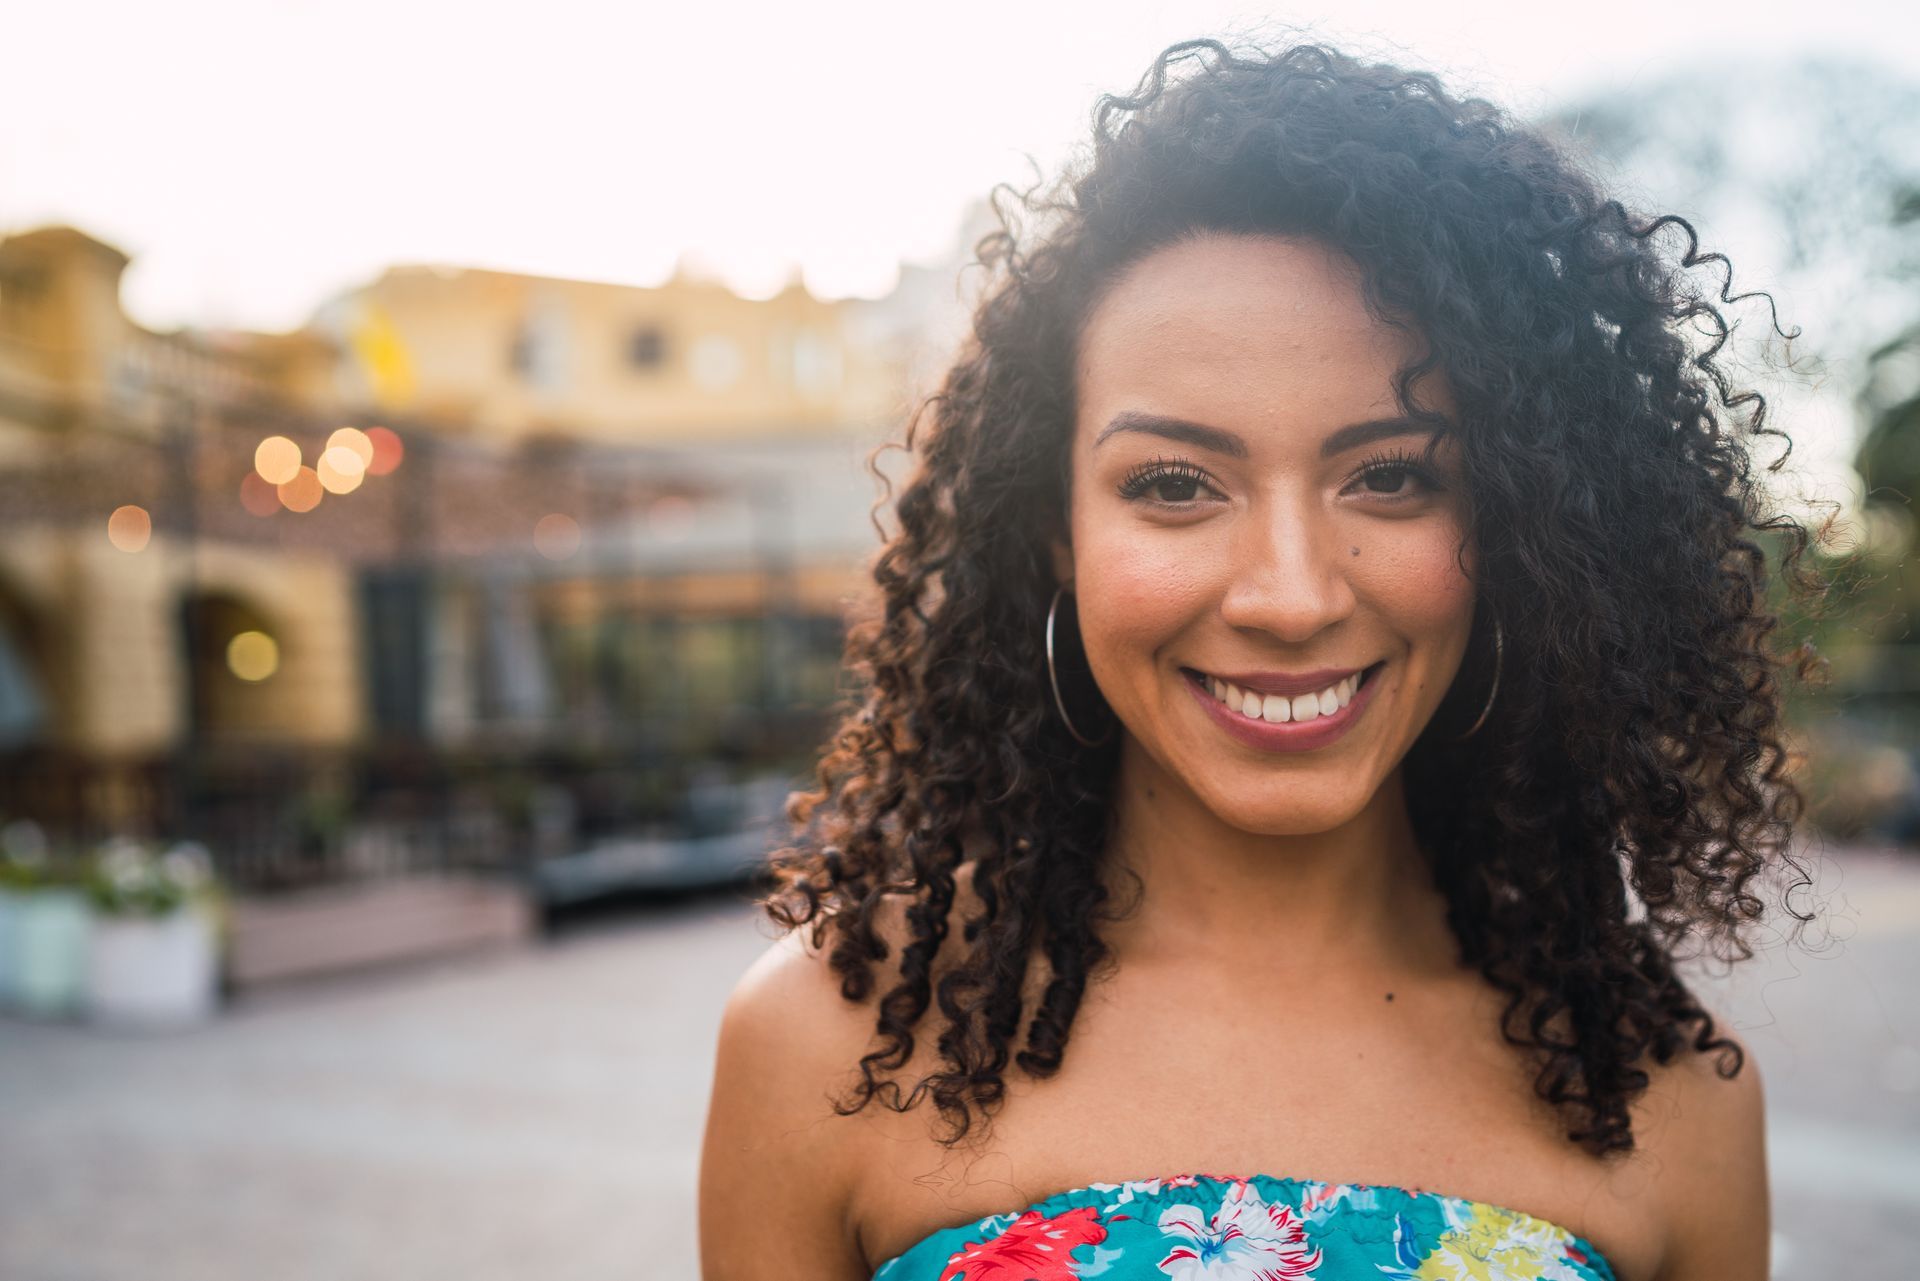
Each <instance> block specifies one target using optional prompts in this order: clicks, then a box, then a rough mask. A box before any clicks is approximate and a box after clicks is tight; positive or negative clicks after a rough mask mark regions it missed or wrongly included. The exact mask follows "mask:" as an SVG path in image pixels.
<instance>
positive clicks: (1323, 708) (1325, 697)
mask: <svg viewBox="0 0 1920 1281" xmlns="http://www.w3.org/2000/svg"><path fill="white" fill-rule="evenodd" d="M1359 687H1360V675H1359V673H1355V674H1354V675H1352V676H1349V677H1347V678H1346V679H1345V680H1343V681H1337V682H1335V683H1334V684H1332V685H1329V686H1327V688H1325V689H1323V690H1321V691H1320V692H1319V693H1317V694H1295V695H1294V696H1293V697H1291V698H1289V697H1287V696H1286V695H1285V694H1262V693H1260V692H1259V691H1258V690H1251V689H1241V688H1240V687H1239V686H1238V685H1234V684H1230V683H1229V682H1227V681H1223V680H1221V679H1220V678H1219V677H1217V676H1209V677H1207V688H1208V689H1210V690H1212V691H1213V696H1214V697H1215V698H1217V699H1219V700H1220V701H1221V702H1223V703H1225V704H1226V705H1227V706H1228V707H1231V708H1232V709H1233V710H1234V711H1236V712H1239V713H1240V714H1241V715H1242V716H1251V717H1254V718H1255V719H1257V720H1264V721H1277V722H1279V721H1307V720H1312V719H1313V718H1314V717H1316V716H1331V715H1333V714H1334V713H1335V712H1337V711H1339V710H1340V709H1341V708H1343V707H1345V706H1346V705H1347V703H1348V702H1349V701H1351V700H1352V698H1353V691H1354V690H1356V689H1358V688H1359Z"/></svg>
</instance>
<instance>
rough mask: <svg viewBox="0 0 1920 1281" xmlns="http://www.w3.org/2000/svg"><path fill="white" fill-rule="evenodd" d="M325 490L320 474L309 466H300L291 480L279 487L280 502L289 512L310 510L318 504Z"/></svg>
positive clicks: (324, 494)
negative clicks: (321, 484)
mask: <svg viewBox="0 0 1920 1281" xmlns="http://www.w3.org/2000/svg"><path fill="white" fill-rule="evenodd" d="M326 493H327V491H326V490H325V489H323V488H321V486H320V476H319V474H318V473H317V472H315V471H314V470H313V468H311V467H302V468H301V469H300V470H299V471H298V472H296V473H295V474H294V477H293V479H292V480H290V481H288V482H286V483H285V484H284V485H281V486H280V487H279V494H280V502H281V504H282V505H283V506H285V507H286V509H287V510H288V511H290V512H310V511H312V510H313V509H314V508H316V507H318V506H319V505H320V500H321V499H322V498H324V497H326Z"/></svg>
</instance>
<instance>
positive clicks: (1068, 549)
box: [1047, 538, 1073, 587]
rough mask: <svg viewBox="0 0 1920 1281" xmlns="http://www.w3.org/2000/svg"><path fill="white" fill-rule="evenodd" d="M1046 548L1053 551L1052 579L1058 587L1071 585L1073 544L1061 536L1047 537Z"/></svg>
mask: <svg viewBox="0 0 1920 1281" xmlns="http://www.w3.org/2000/svg"><path fill="white" fill-rule="evenodd" d="M1047 546H1048V549H1049V550H1050V551H1051V552H1052V553H1053V581H1054V584H1055V585H1056V586H1059V587H1071V586H1072V585H1073V544H1072V543H1069V542H1067V541H1066V540H1065V539H1063V538H1053V539H1049V540H1048V543H1047Z"/></svg>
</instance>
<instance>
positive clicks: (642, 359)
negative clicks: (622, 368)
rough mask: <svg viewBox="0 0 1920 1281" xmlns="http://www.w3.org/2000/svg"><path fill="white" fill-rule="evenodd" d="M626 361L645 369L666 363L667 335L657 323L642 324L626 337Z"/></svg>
mask: <svg viewBox="0 0 1920 1281" xmlns="http://www.w3.org/2000/svg"><path fill="white" fill-rule="evenodd" d="M627 363H628V364H629V365H632V366H633V367H634V368H635V369H645V370H654V369H658V368H660V367H661V366H662V365H664V364H666V363H667V336H666V335H665V334H663V333H661V332H660V327H659V326H658V325H642V326H640V327H639V328H638V329H636V330H634V331H633V333H632V334H631V335H630V336H629V337H628V338H627Z"/></svg>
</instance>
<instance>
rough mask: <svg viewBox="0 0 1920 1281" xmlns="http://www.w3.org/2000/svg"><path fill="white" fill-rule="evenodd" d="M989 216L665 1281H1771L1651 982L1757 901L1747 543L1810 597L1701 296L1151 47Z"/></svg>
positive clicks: (1392, 120)
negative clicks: (1064, 151) (1067, 169)
mask: <svg viewBox="0 0 1920 1281" xmlns="http://www.w3.org/2000/svg"><path fill="white" fill-rule="evenodd" d="M1027 205H1028V208H1029V209H1031V210H1032V211H1033V212H1035V213H1036V214H1038V215H1040V216H1041V217H1042V219H1043V223H1042V225H1041V227H1040V228H1039V230H1038V232H1037V233H1031V234H1028V235H1026V237H1025V238H1023V233H1022V232H1021V231H1020V230H1019V229H1017V228H1016V227H1015V226H1014V225H1012V222H1013V220H1010V219H1004V215H1003V220H1005V221H1007V222H1008V225H1007V226H1006V227H1005V228H1004V229H1003V231H1002V232H999V233H996V234H995V235H993V236H989V237H988V238H986V239H985V240H983V241H982V242H981V246H980V253H981V259H982V261H983V262H984V263H985V264H986V265H987V266H988V268H989V269H990V272H991V273H992V279H991V281H990V288H989V289H988V290H987V291H986V293H985V294H984V295H983V299H982V301H981V302H980V304H979V307H978V310H977V313H976V316H975V323H974V333H973V337H972V340H971V341H970V342H969V344H968V345H967V347H966V348H965V350H964V351H963V352H962V353H961V356H960V358H959V360H958V362H957V363H956V364H955V365H954V366H953V368H952V369H951V371H950V372H949V373H948V375H947V377H946V379H945V382H944V385H943V386H942V387H941V388H940V390H939V391H938V393H937V394H936V395H934V396H933V397H931V398H930V400H929V401H928V403H927V405H926V406H925V410H926V412H928V413H929V414H930V415H931V422H930V423H929V425H928V431H927V436H926V439H925V441H924V445H923V451H924V453H923V459H922V463H921V466H920V469H919V471H918V473H917V475H916V476H915V478H914V479H913V480H912V482H911V484H910V485H908V486H907V488H906V489H905V490H904V492H903V493H901V495H900V496H899V498H898V500H897V503H896V510H897V514H898V517H899V522H900V529H899V532H898V534H897V535H896V536H894V537H893V538H892V539H891V541H890V542H889V544H888V545H887V547H886V548H885V550H884V553H883V554H882V555H881V556H880V557H879V559H878V561H877V562H876V564H875V567H874V577H875V579H876V581H877V583H878V585H879V588H880V591H881V594H882V597H883V603H884V612H883V616H882V617H880V618H879V619H878V620H876V621H874V622H872V623H869V624H866V625H864V626H863V627H861V628H859V629H857V630H856V631H855V633H854V634H853V636H852V638H851V640H850V642H849V650H848V658H849V661H850V664H851V665H852V666H853V667H854V669H855V670H856V671H857V672H858V674H859V675H861V676H862V677H863V678H864V679H863V685H864V689H863V690H862V691H861V692H860V694H859V695H858V696H857V698H856V700H855V701H854V705H853V706H851V707H850V708H849V710H848V714H847V716H846V718H845V720H844V722H843V724H842V725H841V726H840V728H839V730H838V732H837V735H836V737H835V739H834V741H833V743H832V745H831V750H830V751H829V752H828V753H827V754H826V755H825V757H824V759H823V761H822V762H821V765H820V769H819V782H820V787H819V790H817V791H814V792H812V793H810V794H802V795H799V796H797V797H796V798H795V799H794V801H793V802H792V803H791V806H790V816H791V817H792V818H793V819H794V821H795V823H796V830H797V831H798V832H799V834H800V835H799V838H798V842H797V844H796V845H795V846H794V847H793V848H791V849H787V850H782V851H780V853H779V854H778V855H777V856H776V858H775V860H774V871H775V874H776V883H775V886H774V890H773V892H772V893H771V894H769V896H768V897H767V898H766V899H765V900H764V904H763V905H764V906H765V907H766V908H767V910H768V911H769V913H770V914H771V916H772V917H773V919H774V920H775V921H777V922H778V923H779V924H780V925H781V926H783V927H785V928H786V929H787V931H788V933H787V934H786V936H785V937H784V938H782V939H781V940H780V941H779V942H778V943H776V944H775V945H774V946H773V947H771V948H770V949H769V951H768V952H767V953H766V955H765V956H764V957H763V958H762V959H761V960H760V961H758V962H757V963H756V964H755V965H754V966H753V967H752V968H751V970H750V971H749V972H748V973H747V975H746V976H745V977H744V978H743V979H742V980H741V982H740V984H739V986H738V988H737V989H736V990H735V992H734V994H733V997H732V999H731V1000H730V1001H729V1003H728V1006H727V1009H726V1012H725V1016H724V1019H723V1024H722V1030H721V1034H720V1041H719V1050H718V1062H717V1067H716V1077H715V1083H714V1094H713V1100H712V1104H711V1111H710V1113H709V1116H708V1125H707V1133H706V1146H705V1152H704V1156H703V1166H702V1173H701V1231H702V1251H703V1256H704V1260H705V1272H706V1276H707V1277H708V1278H709V1281H749V1279H752V1278H762V1277H766V1278H771V1277H776V1276H778V1277H792V1276H806V1277H820V1278H844V1279H847V1281H852V1279H853V1278H867V1277H871V1276H876V1275H877V1276H878V1277H880V1278H883V1279H884V1281H935V1279H936V1278H938V1279H939V1281H949V1279H950V1278H959V1277H964V1278H965V1281H987V1279H988V1278H1027V1277H1034V1278H1065V1277H1077V1276H1095V1275H1098V1276H1101V1277H1105V1278H1108V1279H1109V1281H1130V1279H1132V1278H1144V1277H1156V1278H1157V1277H1176V1278H1184V1279H1187V1281H1195V1279H1198V1278H1225V1277H1247V1278H1256V1277H1257V1278H1306V1277H1312V1278H1320V1279H1321V1281H1352V1279H1354V1278H1360V1277H1366V1278H1376V1279H1377V1278H1380V1277H1383V1276H1385V1277H1408V1278H1410V1277H1448V1278H1453V1277H1476V1278H1519V1277H1528V1278H1531V1277H1554V1278H1582V1279H1591V1278H1609V1277H1618V1278H1622V1279H1623V1281H1759V1279H1760V1278H1764V1277H1765V1276H1766V1275H1767V1270H1768V1258H1767V1254H1768V1235H1769V1228H1768V1206H1767V1197H1768V1192H1767V1182H1766V1174H1765V1166H1764V1160H1763V1149H1764V1138H1763V1129H1762V1108H1761V1089H1760V1081H1759V1077H1758V1074H1757V1072H1756V1070H1755V1067H1754V1065H1753V1063H1752V1062H1751V1061H1750V1060H1748V1058H1747V1056H1746V1055H1745V1053H1744V1050H1743V1047H1742V1046H1741V1044H1740V1043H1739V1041H1738V1040H1737V1039H1736V1038H1734V1037H1732V1036H1730V1035H1728V1034H1727V1033H1726V1032H1725V1031H1724V1030H1722V1029H1721V1028H1720V1027H1719V1026H1718V1025H1717V1024H1716V1021H1715V1019H1714V1018H1713V1017H1712V1015H1711V1014H1710V1013H1709V1012H1708V1011H1707V1010H1706V1009H1705V1008H1703V1006H1702V1005H1701V1004H1700V1003H1699V1002H1698V1001H1697V1000H1696V999H1695V997H1694V996H1693V994H1692V993H1690V992H1689V990H1688V989H1687V987H1686V986H1685V985H1684V984H1683V983H1682V982H1681V980H1680V979H1679V978H1678V977H1676V974H1675V970H1674V965H1673V954H1674V951H1675V947H1676V945H1677V944H1678V943H1679V942H1680V940H1681V939H1682V937H1683V936H1691V938H1690V942H1691V943H1692V944H1694V945H1699V944H1715V943H1718V944H1725V945H1727V946H1728V947H1730V948H1731V949H1732V950H1739V949H1741V948H1742V947H1744V944H1743V942H1742V940H1741V937H1740V927H1741V926H1742V925H1743V924H1744V923H1745V922H1747V921H1749V920H1751V919H1752V918H1753V917H1754V915H1755V914H1756V912H1757V910H1758V909H1759V907H1760V903H1759V900H1758V899H1756V898H1755V897H1754V896H1753V895H1752V894H1751V893H1750V892H1749V883H1750V882H1751V881H1753V879H1754V878H1755V877H1756V876H1758V875H1759V874H1760V873H1762V872H1763V871H1764V870H1766V869H1767V868H1768V867H1769V865H1771V864H1772V863H1774V862H1777V861H1780V860H1787V861H1789V862H1790V858H1789V856H1788V854H1787V851H1786V848H1785V846H1786V842H1787V839H1788V838H1789V836H1790V835H1791V831H1792V825H1793V822H1794V820H1795V819H1796V818H1797V816H1798V812H1799V796H1798V794H1797V793H1796V791H1795V790H1794V787H1793V785H1792V783H1791V781H1790V780H1789V779H1788V778H1787V777H1786V776H1785V774H1784V767H1785V766H1784V751H1783V747H1782V742H1781V737H1780V734H1779V730H1778V727H1777V724H1776V713H1777V710H1778V699H1779V690H1778V683H1777V681H1776V679H1775V676H1776V672H1777V670H1778V669H1779V668H1780V667H1781V665H1782V664H1783V663H1784V662H1785V660H1784V659H1782V658H1780V657H1779V656H1777V655H1776V654H1774V653H1773V652H1772V651H1771V650H1770V648H1769V646H1768V644H1767V637H1768V634H1769V632H1770V631H1771V630H1772V628H1773V627H1774V622H1775V620H1774V617H1773V615H1772V614H1771V613H1769V609H1768V605H1767V603H1766V600H1765V595H1764V592H1765V587H1766V584H1767V581H1768V564H1767V558H1766V556H1765V554H1764V552H1763V550H1762V547H1761V544H1760V542H1758V541H1756V540H1758V539H1760V538H1763V537H1774V536H1777V540H1778V542H1779V543H1780V546H1781V548H1782V555H1781V557H1780V560H1781V565H1782V568H1783V570H1784V571H1785V581H1787V582H1788V583H1790V584H1791V585H1793V586H1795V587H1797V588H1799V589H1801V590H1803V591H1809V592H1810V591H1812V590H1813V589H1814V588H1815V586H1816V584H1815V583H1814V582H1813V580H1812V577H1811V573H1810V571H1808V570H1806V569H1805V568H1803V567H1802V566H1801V565H1800V563H1799V556H1800V553H1801V551H1802V550H1803V549H1804V547H1805V544H1806V541H1807V533H1806V531H1805V530H1804V529H1803V528H1802V527H1801V526H1800V525H1798V524H1797V523H1795V522H1794V521H1792V520H1790V519H1787V518H1785V517H1779V516H1772V517H1769V516H1766V515H1764V514H1763V511H1762V503H1761V495H1760V494H1759V492H1758V482H1757V480H1755V479H1754V478H1753V477H1752V476H1751V475H1750V468H1749V449H1750V447H1751V438H1752V436H1754V435H1755V434H1758V433H1761V432H1762V431H1763V428H1762V425H1761V419H1762V415H1763V411H1764V404H1763V402H1762V401H1761V400H1760V398H1759V397H1758V396H1755V395H1751V394H1745V395H1735V396H1732V397H1729V395H1728V388H1727V386H1726V381H1725V378H1724V376H1723V375H1722V374H1721V373H1720V372H1719V370H1718V369H1717V368H1716V367H1715V364H1714V362H1713V351H1714V350H1717V348H1718V346H1719V343H1718V342H1715V343H1713V344H1712V347H1711V349H1709V350H1707V351H1705V352H1704V353H1703V354H1702V353H1699V352H1696V351H1694V350H1691V349H1690V348H1689V347H1688V344H1687V342H1686V340H1685V334H1686V331H1687V329H1688V328H1689V327H1693V328H1694V330H1695V332H1699V331H1700V330H1701V329H1702V328H1703V327H1704V328H1705V329H1707V330H1711V331H1716V332H1718V334H1719V336H1720V338H1721V340H1724V338H1725V334H1726V325H1725V322H1724V320H1723V319H1722V315H1721V312H1720V311H1719V310H1718V309H1717V308H1716V307H1715V306H1713V305H1712V303H1711V302H1709V301H1704V300H1702V299H1701V298H1700V296H1699V295H1698V293H1697V292H1695V291H1693V290H1691V289H1689V288H1688V285H1689V283H1690V280H1689V278H1688V277H1687V275H1686V272H1687V270H1688V269H1689V268H1692V267H1695V266H1698V265H1700V264H1704V263H1708V262H1723V261H1724V260H1721V259H1719V258H1718V256H1717V255H1705V256H1701V255H1698V254H1697V253H1696V252H1695V250H1696V245H1695V242H1694V239H1693V234H1692V228H1691V227H1690V226H1688V224H1686V223H1685V222H1684V221H1682V220H1680V219H1678V218H1671V217H1669V218H1662V219H1657V220H1641V219H1638V218H1636V217H1634V216H1632V215H1630V214H1629V213H1627V212H1626V211H1625V210H1624V209H1622V207H1621V206H1620V205H1619V204H1618V203H1616V202H1614V201H1611V200H1608V199H1606V198H1605V197H1603V195H1602V194H1601V193H1600V192H1598V191H1596V190H1595V188H1594V186H1593V184H1592V182H1591V180H1590V179H1588V178H1587V177H1586V176H1584V174H1583V173H1582V172H1581V170H1580V169H1579V168H1578V166H1577V165H1576V164H1574V163H1573V162H1572V161H1570V160H1569V159H1568V158H1566V157H1565V156H1564V155H1563V154H1562V153H1560V152H1559V151H1558V150H1556V148H1555V147H1554V146H1553V145H1552V144H1551V143H1550V142H1549V141H1547V140H1546V139H1544V138H1543V137H1541V136H1539V135H1538V134H1536V133H1534V132H1532V131H1529V130H1527V129H1524V128H1520V127H1517V126H1516V125H1514V124H1513V123H1512V122H1511V121H1509V120H1508V119H1507V118H1506V117H1504V116H1503V115H1501V114H1500V113H1499V112H1498V111H1496V109H1495V108H1493V107H1491V106H1490V105H1488V104H1487V103H1485V102H1482V101H1479V100H1476V99H1460V98H1455V97H1453V96H1451V95H1449V94H1448V93H1447V92H1446V91H1445V90H1444V89H1443V88H1442V87H1441V86H1440V85H1439V84H1438V83H1437V82H1436V81H1435V80H1434V79H1433V78H1432V77H1431V76H1428V75H1424V74H1409V73H1407V72H1403V71H1400V70H1398V69H1395V68H1392V67H1388V66H1380V65H1369V64H1365V63H1362V62H1359V61H1356V60H1354V59H1352V58H1350V57H1348V56H1345V55H1342V54H1340V53H1338V52H1336V51H1333V50H1329V49H1327V48H1325V47H1322V46H1316V45H1302V46H1297V47H1293V48H1289V49H1286V50H1285V51H1283V52H1280V53H1277V54H1271V55H1269V54H1263V53H1259V52H1239V53H1236V52H1234V51H1230V50H1229V49H1227V48H1226V47H1224V46H1222V45H1220V44H1218V43H1215V42H1212V41H1196V42H1191V43H1188V44H1182V45H1176V46H1174V47H1173V48H1172V49H1169V50H1168V51H1166V52H1165V53H1164V54H1162V55H1161V57H1160V58H1159V59H1158V60H1157V61H1156V62H1155V64H1154V66H1153V68H1152V70H1151V71H1150V72H1149V74H1148V75H1147V76H1146V77H1145V79H1144V80H1143V81H1142V82H1141V84H1140V86H1139V88H1138V90H1137V92H1136V93H1135V94H1134V95H1133V96H1131V97H1126V98H1119V99H1115V98H1106V99H1103V100H1102V102H1101V105H1100V107H1099V109H1098V112H1097V116H1096V130H1095V147H1094V150H1093V153H1092V155H1091V158H1090V162H1089V163H1088V164H1087V165H1086V167H1085V168H1084V171H1082V172H1080V173H1078V174H1076V175H1071V176H1070V177H1069V179H1068V180H1067V181H1065V182H1064V183H1063V184H1062V186H1061V187H1059V188H1057V189H1056V190H1055V192H1054V193H1053V194H1052V195H1050V196H1041V197H1038V198H1031V197H1030V198H1029V199H1028V200H1027ZM1669 227H1670V228H1675V229H1677V231H1676V234H1678V233H1684V238H1685V241H1686V244H1685V246H1684V251H1683V252H1680V253H1675V254H1672V255H1671V258H1678V259H1679V261H1677V262H1676V261H1672V260H1670V256H1669V253H1668V252H1667V251H1668V250H1670V249H1672V248H1673V244H1672V242H1673V240H1674V239H1675V236H1673V235H1670V236H1667V237H1661V236H1659V235H1657V233H1658V232H1660V231H1661V230H1662V229H1663V228H1669ZM1719 299H1720V301H1722V302H1734V301H1738V300H1737V299H1735V298H1731V297H1729V296H1728V295H1727V293H1726V291H1725V290H1724V288H1723V289H1722V290H1721V291H1720V294H1719ZM1701 345H1702V346H1704V345H1705V344H1701ZM1696 357H1697V358H1696ZM1741 405H1750V406H1751V413H1750V414H1749V415H1746V416H1740V415H1736V414H1734V413H1733V412H1732V411H1733V410H1734V409H1736V408H1737V407H1739V406H1741ZM916 429H917V428H916V427H910V428H909V430H908V433H907V442H906V443H907V447H909V448H912V447H913V446H914V435H915V431H916ZM1764 430H1767V431H1771V429H1764ZM1775 434H1777V433H1775ZM1082 654H1083V655H1084V658H1082V657H1081V656H1082ZM1814 661H1815V660H1813V659H1812V658H1811V657H1809V656H1806V655H1804V654H1803V655H1802V661H1801V663H1800V664H1799V665H1798V666H1797V667H1796V669H1795V670H1796V671H1798V672H1799V673H1800V674H1802V675H1806V674H1809V673H1810V671H1811V669H1812V666H1813V663H1814ZM1076 676H1077V677H1078V678H1079V679H1076ZM1630 891H1631V892H1630ZM801 926H807V927H808V928H806V929H801V928H799V927H801Z"/></svg>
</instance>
